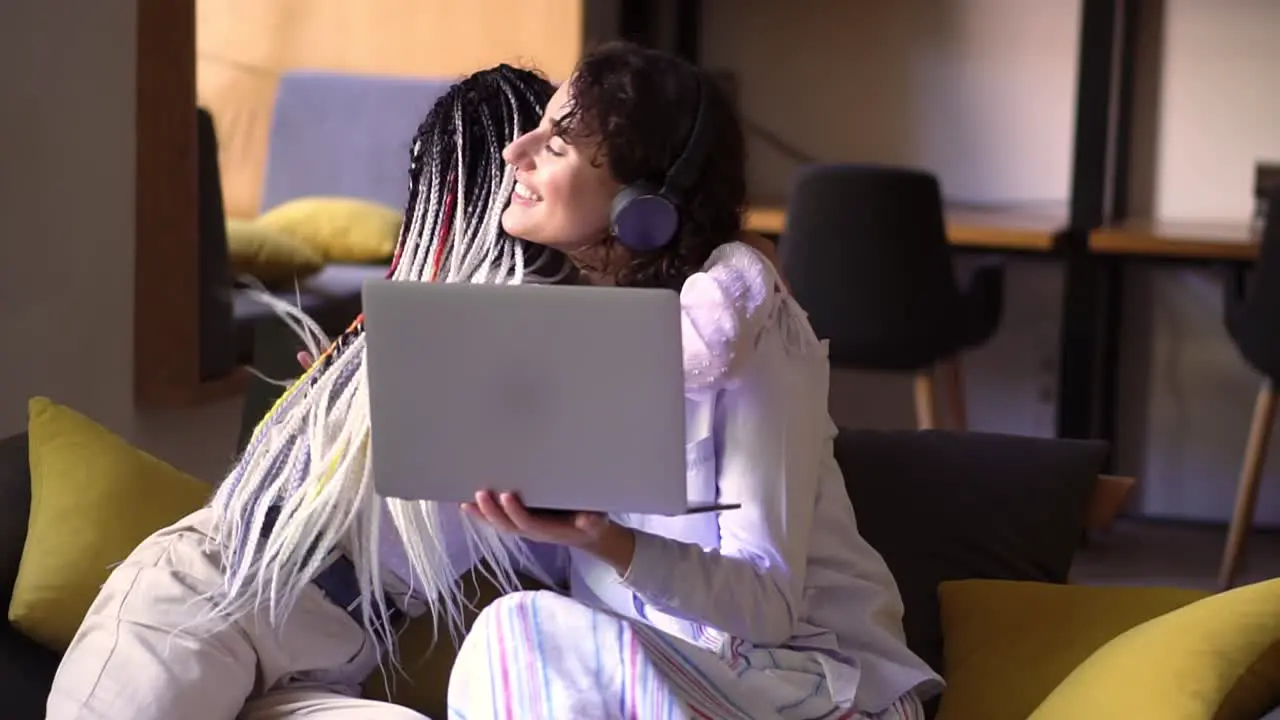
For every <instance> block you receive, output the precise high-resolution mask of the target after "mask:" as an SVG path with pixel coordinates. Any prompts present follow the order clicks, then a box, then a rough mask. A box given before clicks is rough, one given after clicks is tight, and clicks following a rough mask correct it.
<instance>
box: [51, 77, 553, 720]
mask: <svg viewBox="0 0 1280 720" xmlns="http://www.w3.org/2000/svg"><path fill="white" fill-rule="evenodd" d="M553 91H554V88H553V87H552V85H551V83H549V82H548V81H547V80H546V79H545V78H543V77H542V76H540V75H538V74H536V73H534V72H530V71H527V70H520V69H516V68H512V67H509V66H505V65H503V66H499V67H496V68H493V69H489V70H484V71H481V72H477V73H475V74H473V75H471V76H469V77H466V78H464V79H462V80H461V81H460V82H458V83H456V84H455V85H453V86H452V87H451V88H450V89H449V91H448V92H447V93H446V94H445V95H444V96H443V97H441V98H440V99H439V100H438V101H437V102H436V103H435V104H434V105H433V106H432V108H431V110H430V112H429V113H428V115H427V116H426V118H425V119H424V120H423V122H422V123H421V125H420V126H419V127H418V130H417V133H416V134H415V136H414V138H413V144H412V154H411V161H410V169H409V183H410V184H409V199H408V203H407V206H406V208H405V219H404V223H403V225H402V228H401V231H400V238H399V242H398V244H397V248H396V252H395V255H394V258H393V260H392V264H391V267H390V270H389V272H388V274H389V276H390V277H392V278H394V279H397V280H404V281H441V282H492V283H517V282H556V281H562V280H565V279H567V278H571V277H572V275H571V266H570V265H568V264H567V263H566V262H565V259H564V256H563V255H562V254H561V253H559V252H556V251H554V250H549V249H547V248H545V247H542V246H537V245H532V244H530V243H526V242H523V241H520V240H516V239H515V238H513V237H512V236H510V235H509V234H507V233H506V232H505V231H504V230H503V229H502V227H501V223H500V219H501V214H502V211H503V209H504V208H505V206H506V204H507V202H508V199H509V197H510V195H511V190H512V187H513V185H514V168H511V167H509V166H507V165H506V163H505V162H504V161H503V159H502V151H503V148H504V147H506V146H507V145H508V144H510V143H511V142H512V141H514V140H515V139H516V138H518V137H519V136H521V134H523V133H524V132H527V131H529V130H531V129H533V128H534V127H536V126H537V124H538V122H539V117H540V115H541V113H542V109H543V107H544V106H545V105H546V102H547V100H548V99H549V98H550V97H551V95H552V92H553ZM264 299H265V298H264ZM277 309H281V310H286V309H285V308H279V307H278V306H277ZM285 319H286V320H287V321H288V322H290V323H291V324H292V325H293V326H294V327H295V329H297V330H298V331H299V332H300V334H302V335H303V337H304V340H306V341H307V344H308V346H309V347H310V348H311V352H312V353H313V354H314V355H315V356H317V357H318V361H317V362H316V363H314V365H313V366H312V367H311V368H310V369H309V370H308V371H307V372H306V373H305V374H304V375H303V376H302V377H301V378H299V379H298V381H297V382H296V383H294V385H293V386H292V387H290V388H289V389H288V390H287V391H286V392H285V394H284V395H283V396H282V397H281V399H280V400H279V402H278V403H277V404H276V406H275V407H274V408H272V410H271V411H270V412H269V413H268V415H267V417H265V418H264V419H263V421H262V422H261V424H260V425H259V427H258V428H257V429H256V431H255V433H254V436H253V437H252V439H251V440H250V443H249V446H248V447H247V448H246V450H245V451H244V453H243V455H242V457H241V458H240V459H239V461H238V463H237V464H236V466H235V467H234V468H233V469H232V471H231V472H230V474H229V476H228V477H227V478H226V479H225V480H224V481H223V482H222V483H221V484H220V485H219V487H218V490H217V492H216V494H215V496H214V498H213V499H212V502H211V503H210V505H209V507H206V508H204V509H201V510H199V511H197V512H196V513H194V514H192V515H190V516H188V517H186V518H184V519H182V520H181V521H179V522H177V523H175V524H174V525H172V526H171V527H168V528H165V529H163V530H161V531H159V532H157V533H155V534H154V535H153V536H151V537H150V538H148V539H147V540H145V541H143V543H142V544H141V545H140V546H139V547H138V548H136V549H135V550H134V551H133V553H131V555H130V556H129V557H128V558H127V559H126V560H125V561H124V562H123V563H121V564H120V565H119V566H118V567H116V568H115V569H114V570H113V571H112V573H111V575H110V577H109V579H108V580H107V582H106V583H105V584H104V586H103V587H102V589H101V591H100V593H99V595H98V597H97V598H96V600H95V602H94V603H93V605H92V606H91V608H90V609H89V612H88V614H87V616H86V618H85V619H84V621H83V623H82V625H81V627H80V628H79V630H78V632H77V634H76V636H75V637H74V639H73V640H72V643H71V645H70V647H69V648H68V650H67V652H66V654H65V656H64V658H63V660H62V663H61V665H60V667H59V669H58V673H57V676H56V679H55V681H54V686H53V688H52V692H51V694H50V696H49V702H48V708H47V717H48V718H50V720H64V719H66V720H69V719H71V718H95V719H102V720H149V719H153V718H154V719H155V720H204V719H206V718H207V719H209V720H230V719H231V718H235V717H247V718H257V719H263V720H265V719H267V718H287V717H293V716H295V715H298V716H300V715H306V716H308V717H312V716H315V717H323V718H335V719H337V718H348V717H349V718H352V719H353V720H381V719H384V718H385V719H387V720H391V719H393V718H405V719H408V718H416V717H419V716H418V715H417V714H416V713H413V712H410V711H409V710H407V709H404V708H400V707H396V706H392V705H387V704H384V703H377V702H374V701H370V700H363V699H359V697H358V692H359V689H360V684H361V683H362V682H363V681H364V680H365V679H366V677H367V676H369V675H370V674H371V672H372V670H373V669H374V668H375V667H377V666H378V664H379V662H380V661H381V660H382V658H383V656H384V654H385V653H384V651H385V650H387V649H388V648H389V647H390V646H391V644H392V640H393V638H392V637H391V630H390V628H391V627H392V625H393V623H392V622H390V620H391V619H392V616H393V615H398V614H400V613H403V612H405V611H408V612H410V613H418V612H423V611H424V610H428V611H432V612H436V613H437V614H438V615H440V616H442V617H443V618H444V619H445V620H446V621H448V623H449V626H450V628H451V629H456V627H457V625H458V622H459V610H460V608H461V607H462V605H463V604H464V600H463V599H462V598H460V597H459V596H458V592H457V591H456V590H455V580H456V576H457V575H458V574H460V573H461V572H462V571H463V570H464V569H465V567H466V566H469V565H470V564H471V561H470V559H469V558H470V557H472V556H474V557H482V556H487V557H490V558H492V560H493V562H492V563H491V564H492V565H493V566H495V567H496V568H497V569H498V570H500V571H503V572H505V573H506V574H505V575H504V580H506V581H507V584H508V585H510V584H511V583H510V580H509V579H510V577H511V575H510V572H511V569H512V567H513V566H515V565H519V564H521V560H522V559H523V567H524V569H525V570H526V571H528V572H531V573H532V574H534V575H536V576H540V577H545V576H546V574H545V572H543V571H542V570H541V569H540V568H539V567H538V566H537V565H536V561H534V560H532V557H531V555H530V551H528V550H526V547H527V546H526V544H524V543H518V542H515V541H510V540H506V539H504V538H502V537H500V536H499V535H498V534H497V533H496V532H494V531H492V530H488V529H487V528H485V527H483V526H480V525H479V524H474V523H466V522H465V521H464V520H462V519H461V516H460V515H459V514H458V511H457V509H456V508H455V509H454V512H453V513H452V514H450V513H448V512H437V511H435V510H434V509H433V508H424V507H415V506H414V505H413V504H411V503H402V502H399V501H395V500H382V499H379V498H377V497H375V496H374V495H373V493H372V489H371V488H372V484H371V483H370V482H369V481H368V469H367V465H368V458H367V455H366V451H367V442H368V427H369V423H368V414H367V405H368V401H367V396H366V390H365V386H364V375H363V360H364V333H363V328H362V326H361V323H360V322H359V320H357V321H356V322H355V323H354V324H353V325H352V326H351V328H350V329H348V330H347V331H346V332H345V333H343V334H342V336H340V337H339V338H338V339H337V340H336V342H334V343H332V345H330V346H329V347H328V349H327V351H325V352H323V353H322V352H319V350H320V348H321V347H322V343H323V337H322V335H321V334H320V332H319V331H318V330H315V329H314V328H315V327H316V326H315V323H313V322H311V321H310V320H309V318H306V317H305V315H303V314H302V313H301V312H298V311H296V310H295V311H292V312H290V313H288V314H287V315H286V317H285ZM468 529H470V531H471V532H469V533H468V532H467V530H468ZM437 536H438V537H441V538H448V539H450V540H458V541H460V544H457V545H450V546H448V547H445V546H444V543H443V541H442V542H441V543H433V542H431V539H432V538H434V537H437ZM468 538H471V539H472V540H473V541H478V545H477V546H476V547H475V548H468V547H467V542H468ZM532 552H534V553H536V552H537V549H536V548H534V549H533V550H532ZM464 557H465V558H467V559H463V558H464ZM415 564H416V565H417V566H418V567H417V569H418V571H419V572H418V574H417V576H416V577H418V578H421V580H420V581H419V584H418V585H417V587H416V588H415V590H416V591H417V592H415V593H414V594H413V596H412V597H410V595H409V593H408V583H409V581H408V580H407V578H412V577H415V576H414V575H413V568H412V567H411V565H415ZM373 587H378V588H381V589H382V590H384V591H385V592H374V591H372V590H370V588H373Z"/></svg>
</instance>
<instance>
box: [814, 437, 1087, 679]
mask: <svg viewBox="0 0 1280 720" xmlns="http://www.w3.org/2000/svg"><path fill="white" fill-rule="evenodd" d="M1106 455H1107V445H1106V444H1105V443H1101V442H1086V441H1066V440H1046V439H1039V438H1031V437H1019V436H1011V435H994V434H983V433H966V434H954V433H946V432H939V431H930V432H875V431H849V430H846V431H844V432H842V433H841V435H840V437H839V439H838V440H837V446H836V456H837V459H838V460H839V462H840V465H841V468H842V470H843V472H844V475H845V482H846V483H847V484H848V487H849V495H850V499H851V500H852V501H853V507H854V509H855V510H856V512H857V515H858V527H859V529H860V530H861V532H862V535H863V537H865V538H866V539H867V542H869V543H871V545H872V546H873V547H875V548H876V549H877V550H878V551H880V553H881V554H882V555H883V556H884V559H885V562H887V563H888V565H889V568H890V569H891V570H892V571H893V573H894V576H895V577H896V578H897V581H898V585H899V589H900V590H901V592H902V599H903V603H904V605H905V607H906V614H905V617H904V624H905V626H906V632H907V641H908V643H909V644H910V646H911V648H912V649H913V650H914V651H915V652H916V653H918V654H919V655H920V656H921V657H922V658H923V659H924V660H925V661H926V662H928V663H929V664H930V665H931V666H932V667H933V668H934V669H936V670H938V671H939V672H944V670H945V669H944V668H943V667H942V627H941V621H940V618H939V612H938V592H937V591H938V585H939V583H941V582H943V581H946V580H960V579H969V578H991V579H1001V580H1037V581H1043V582H1055V583H1061V582H1066V580H1067V573H1068V572H1069V570H1070V568H1071V559H1072V556H1073V555H1074V554H1075V550H1076V548H1077V547H1078V545H1079V542H1080V540H1081V536H1082V533H1083V532H1084V519H1085V510H1086V507H1087V504H1088V501H1089V497H1090V495H1091V493H1092V492H1093V488H1094V485H1095V484H1096V482H1097V475H1098V473H1099V472H1100V471H1101V470H1102V467H1103V463H1104V462H1105V459H1106ZM944 674H945V672H944Z"/></svg>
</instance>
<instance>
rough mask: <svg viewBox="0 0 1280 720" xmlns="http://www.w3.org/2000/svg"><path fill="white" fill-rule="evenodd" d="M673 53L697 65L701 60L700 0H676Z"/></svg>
mask: <svg viewBox="0 0 1280 720" xmlns="http://www.w3.org/2000/svg"><path fill="white" fill-rule="evenodd" d="M675 13H676V28H675V36H676V37H675V53H676V54H677V55H679V56H680V57H682V58H684V59H685V60H688V61H689V62H691V63H693V64H694V65H697V64H699V63H701V62H702V0H676V6H675Z"/></svg>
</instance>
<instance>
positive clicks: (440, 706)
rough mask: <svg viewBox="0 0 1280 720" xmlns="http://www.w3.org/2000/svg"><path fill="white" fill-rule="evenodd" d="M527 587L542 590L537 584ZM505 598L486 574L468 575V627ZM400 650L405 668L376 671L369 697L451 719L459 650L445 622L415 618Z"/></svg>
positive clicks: (388, 666) (366, 690)
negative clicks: (451, 682)
mask: <svg viewBox="0 0 1280 720" xmlns="http://www.w3.org/2000/svg"><path fill="white" fill-rule="evenodd" d="M525 585H526V586H527V587H530V588H533V587H537V584H536V583H534V582H533V581H531V580H530V581H526V583H525ZM500 596H501V593H500V592H499V591H498V587H497V585H495V584H494V583H493V582H492V581H491V580H489V579H488V578H486V577H484V576H483V575H481V574H480V573H468V574H467V575H466V576H464V578H463V597H464V598H466V599H467V600H468V602H470V604H471V608H467V609H464V612H463V625H464V627H465V628H470V627H471V623H473V622H475V619H476V616H477V615H479V613H480V611H481V610H483V609H484V608H485V606H487V605H488V604H489V603H491V602H493V601H494V600H496V599H497V598H498V597H500ZM437 631H439V632H440V639H439V640H438V641H436V639H435V638H436V632H437ZM459 640H461V638H459ZM433 641H434V643H435V644H434V647H433V646H432V643H433ZM398 650H399V652H398V658H399V661H400V670H399V671H397V670H396V669H395V668H394V666H392V665H391V664H389V663H388V664H386V667H385V669H380V670H378V671H375V672H374V673H373V675H372V676H370V678H369V679H368V680H367V681H366V682H365V684H364V695H365V697H369V698H373V699H375V700H383V701H390V702H394V703H395V704H397V705H403V706H405V707H407V708H411V709H413V710H416V711H417V712H419V713H421V714H423V715H426V716H427V717H429V718H442V717H446V716H447V715H448V703H447V700H448V692H449V672H450V670H451V669H452V668H453V660H454V658H455V657H456V656H457V654H458V650H457V648H456V647H455V646H454V644H453V639H452V638H451V637H449V632H448V629H447V627H446V625H445V622H444V620H443V619H441V620H440V622H439V623H438V624H437V623H435V622H433V621H432V618H431V616H429V615H423V616H421V617H417V618H413V619H412V620H410V621H409V622H408V623H407V624H406V625H405V627H404V629H403V631H402V632H401V634H400V636H399V648H398Z"/></svg>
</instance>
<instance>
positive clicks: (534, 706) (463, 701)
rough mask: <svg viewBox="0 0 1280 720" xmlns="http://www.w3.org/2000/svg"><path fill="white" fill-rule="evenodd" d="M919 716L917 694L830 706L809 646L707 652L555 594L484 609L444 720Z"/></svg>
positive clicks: (463, 654) (917, 719)
mask: <svg viewBox="0 0 1280 720" xmlns="http://www.w3.org/2000/svg"><path fill="white" fill-rule="evenodd" d="M499 718H500V719H502V720H516V719H519V720H543V719H545V720H613V719H614V718H617V719H619V720H623V719H625V720H632V719H633V718H634V719H635V720H695V719H702V718H709V719H713V720H799V719H801V718H804V719H805V720H818V719H822V720H924V710H923V708H922V707H921V705H920V701H919V700H918V699H916V698H915V696H914V695H907V696H904V697H903V698H901V699H899V700H898V701H897V702H896V703H894V705H893V706H892V707H890V708H888V709H887V710H885V711H883V712H880V713H877V714H876V715H874V716H868V715H864V714H862V713H859V712H857V711H855V710H852V709H850V708H847V707H840V706H837V705H836V704H835V703H834V702H833V701H832V698H831V693H830V692H829V691H828V689H827V686H826V679H825V677H824V676H823V673H822V668H821V666H820V665H819V664H818V661H817V660H816V659H815V658H814V657H813V656H812V655H811V654H809V653H804V652H799V651H794V650H765V649H758V650H748V651H747V652H746V654H745V655H740V656H738V657H737V658H736V659H735V662H733V663H732V664H730V663H728V662H726V661H725V660H723V659H721V657H720V656H719V655H717V654H715V653H713V652H711V651H709V650H706V649H704V648H701V647H698V646H696V645H693V644H690V643H687V642H685V641H683V640H681V639H679V638H676V637H674V636H672V635H669V634H667V633H665V632H663V631H661V630H658V629H655V628H652V627H650V626H648V625H644V624H642V623H634V622H631V621H629V620H626V619H623V618H621V617H618V616H616V615H613V614H611V613H608V612H605V611H601V610H596V609H594V608H591V607H588V606H586V605H584V604H582V603H581V602H579V601H577V600H574V599H571V598H568V597H564V596H562V595H558V594H556V593H552V592H545V591H543V592H522V593H515V594H513V595H508V596H505V597H503V598H501V599H499V600H498V601H496V602H495V603H493V604H492V605H490V606H489V607H488V608H486V609H485V611H484V612H483V613H481V615H480V617H479V618H478V619H477V620H476V622H475V624H474V625H473V626H472V628H471V631H470V632H469V633H468V635H467V639H466V641H465V642H464V643H463V644H462V647H461V649H460V650H459V652H458V657H457V660H456V662H455V664H454V667H453V673H452V676H451V678H450V682H449V719H450V720H491V719H494V720H496V719H499Z"/></svg>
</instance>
